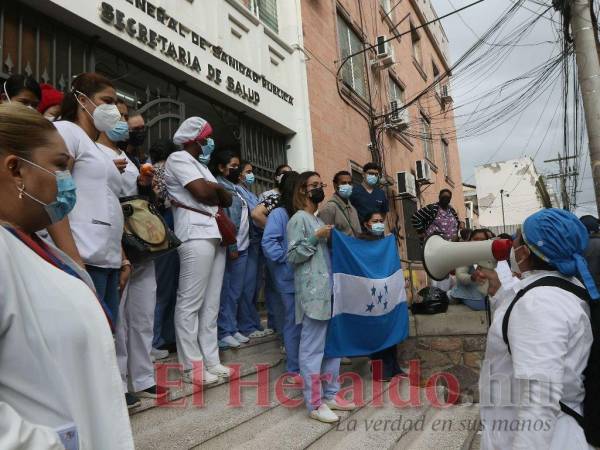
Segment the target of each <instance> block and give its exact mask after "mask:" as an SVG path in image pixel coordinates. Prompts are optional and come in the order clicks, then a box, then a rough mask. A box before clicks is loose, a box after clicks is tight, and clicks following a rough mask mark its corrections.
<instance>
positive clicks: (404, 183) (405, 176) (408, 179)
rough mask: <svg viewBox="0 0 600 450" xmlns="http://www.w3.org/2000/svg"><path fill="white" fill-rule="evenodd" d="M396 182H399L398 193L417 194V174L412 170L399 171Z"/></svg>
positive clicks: (403, 194)
mask: <svg viewBox="0 0 600 450" xmlns="http://www.w3.org/2000/svg"><path fill="white" fill-rule="evenodd" d="M396 182H397V183H398V195H401V196H405V195H408V196H410V197H416V196H417V183H416V181H415V176H414V175H413V174H412V173H410V172H397V173H396Z"/></svg>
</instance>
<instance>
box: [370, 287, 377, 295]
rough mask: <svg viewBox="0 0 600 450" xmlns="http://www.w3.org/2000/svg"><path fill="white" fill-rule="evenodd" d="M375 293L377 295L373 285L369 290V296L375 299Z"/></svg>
mask: <svg viewBox="0 0 600 450" xmlns="http://www.w3.org/2000/svg"><path fill="white" fill-rule="evenodd" d="M376 293H377V289H375V285H373V287H372V288H371V296H373V297H375V294H376Z"/></svg>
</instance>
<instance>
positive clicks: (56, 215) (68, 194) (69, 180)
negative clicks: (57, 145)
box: [19, 158, 77, 223]
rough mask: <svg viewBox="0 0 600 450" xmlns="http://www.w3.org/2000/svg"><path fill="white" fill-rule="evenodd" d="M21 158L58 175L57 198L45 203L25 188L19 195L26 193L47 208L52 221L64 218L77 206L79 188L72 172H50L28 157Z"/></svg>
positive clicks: (46, 170)
mask: <svg viewBox="0 0 600 450" xmlns="http://www.w3.org/2000/svg"><path fill="white" fill-rule="evenodd" d="M19 159H21V160H22V161H25V162H26V163H29V164H31V165H32V166H34V167H37V168H38V169H41V170H43V171H44V172H47V173H49V174H51V175H54V176H55V177H56V200H54V201H53V202H52V203H44V202H42V201H41V200H38V199H37V198H35V197H34V196H33V195H31V194H29V193H28V192H25V188H22V189H21V191H20V194H19V196H20V195H21V194H25V195H26V196H27V197H29V198H30V199H31V200H33V201H35V202H37V203H39V204H40V205H43V206H44V209H45V210H46V214H48V217H50V222H51V223H57V222H60V221H61V220H63V219H64V218H65V217H66V216H67V215H68V214H69V213H70V212H71V211H72V210H73V208H74V207H75V202H76V201H77V192H76V191H77V188H76V187H75V182H74V181H73V177H72V176H71V172H69V171H68V170H62V171H57V172H50V171H49V170H48V169H45V168H43V167H42V166H38V165H37V164H35V163H33V162H31V161H29V160H27V159H23V158H19Z"/></svg>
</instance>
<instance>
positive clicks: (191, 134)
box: [173, 116, 213, 147]
mask: <svg viewBox="0 0 600 450" xmlns="http://www.w3.org/2000/svg"><path fill="white" fill-rule="evenodd" d="M212 132H213V129H212V127H211V125H210V123H208V122H207V121H206V120H204V119H203V118H202V117H197V116H196V117H190V118H188V119H185V120H184V121H183V122H182V124H181V125H179V128H178V129H177V131H176V132H175V135H174V136H173V143H174V144H175V145H177V146H178V147H181V146H183V145H184V144H187V143H188V142H194V141H199V140H201V139H206V138H207V137H209V136H210V135H211V134H212Z"/></svg>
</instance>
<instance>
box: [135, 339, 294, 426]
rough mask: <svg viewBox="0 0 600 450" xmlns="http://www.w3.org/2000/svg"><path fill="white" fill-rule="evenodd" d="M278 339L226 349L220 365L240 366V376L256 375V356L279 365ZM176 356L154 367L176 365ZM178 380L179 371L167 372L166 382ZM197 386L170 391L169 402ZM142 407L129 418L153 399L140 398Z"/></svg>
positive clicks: (271, 363)
mask: <svg viewBox="0 0 600 450" xmlns="http://www.w3.org/2000/svg"><path fill="white" fill-rule="evenodd" d="M279 347H280V338H279V336H277V335H271V336H267V337H264V338H257V339H251V340H250V342H248V343H247V344H242V345H241V346H240V347H239V348H237V349H226V350H221V351H220V352H219V355H220V358H221V363H222V364H233V363H238V364H241V368H240V369H241V370H240V373H241V375H242V376H249V375H252V374H254V373H256V365H255V363H256V361H257V359H256V357H257V355H262V354H268V357H267V358H266V359H264V363H265V364H269V365H271V366H273V365H277V364H279V363H280V362H281V361H282V360H283V359H284V358H285V355H283V354H281V353H280V352H279ZM177 362H178V361H177V354H176V353H171V354H170V355H169V357H168V358H165V359H161V360H160V361H157V362H156V363H155V364H154V366H155V367H158V366H160V365H161V364H169V365H175V364H177ZM179 378H180V374H179V371H178V370H177V369H176V368H175V367H173V368H172V369H169V370H168V380H169V381H171V380H178V379H179ZM227 382H228V381H227V380H226V379H224V378H221V379H220V380H219V382H218V383H216V384H211V385H209V386H206V387H205V389H213V388H215V387H217V386H220V385H222V384H226V383H227ZM198 390H199V388H198V386H194V385H191V384H185V383H184V384H183V385H182V388H181V389H171V390H170V392H169V401H175V400H179V399H180V398H183V397H188V396H191V395H192V394H193V393H194V392H195V391H198ZM140 400H141V402H142V405H141V406H139V407H138V408H134V409H132V410H130V411H129V415H130V416H134V415H136V414H139V413H141V412H144V411H146V410H148V409H151V408H154V407H156V406H157V403H156V401H155V400H154V399H148V398H142V399H140Z"/></svg>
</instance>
